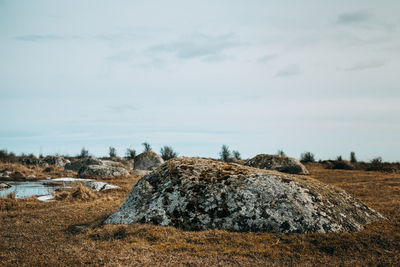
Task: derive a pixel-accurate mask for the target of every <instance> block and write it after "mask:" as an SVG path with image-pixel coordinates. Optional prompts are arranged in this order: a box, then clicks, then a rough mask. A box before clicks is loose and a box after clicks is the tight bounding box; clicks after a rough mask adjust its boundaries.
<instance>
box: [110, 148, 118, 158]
mask: <svg viewBox="0 0 400 267" xmlns="http://www.w3.org/2000/svg"><path fill="white" fill-rule="evenodd" d="M108 154H109V155H110V158H115V157H116V156H117V150H116V149H115V147H112V146H110V147H109V152H108Z"/></svg>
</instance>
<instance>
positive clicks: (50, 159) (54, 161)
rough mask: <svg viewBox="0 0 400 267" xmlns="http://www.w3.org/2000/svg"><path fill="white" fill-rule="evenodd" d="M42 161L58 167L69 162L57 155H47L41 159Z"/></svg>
mask: <svg viewBox="0 0 400 267" xmlns="http://www.w3.org/2000/svg"><path fill="white" fill-rule="evenodd" d="M43 161H44V162H46V163H47V164H49V165H55V166H58V167H64V166H65V164H67V163H70V161H69V160H67V159H65V158H63V157H59V156H47V157H45V158H44V159H43Z"/></svg>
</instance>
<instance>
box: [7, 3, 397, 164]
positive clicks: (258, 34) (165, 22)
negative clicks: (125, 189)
mask: <svg viewBox="0 0 400 267" xmlns="http://www.w3.org/2000/svg"><path fill="white" fill-rule="evenodd" d="M398 10H400V1H398V0H393V1H376V0H373V1H371V0H360V1H354V0H353V1H344V0H341V1H320V0H314V1H309V0H303V1H266V0H262V1H261V0H260V1H251V0H249V1H236V0H229V1H228V0H226V1H223V0H219V1H215V0H213V1H205V0H203V1H187V0H186V1H184V0H182V1H175V0H169V1H127V0H126V1H122V0H121V1H99V0H93V1H88V0H86V1H82V0H78V1H70V0H69V1H55V0H49V1H19V0H0V107H1V113H0V148H5V149H8V150H9V151H14V152H16V153H21V152H25V153H31V152H32V153H35V154H39V153H40V152H41V153H43V154H54V153H61V154H70V155H75V154H77V153H79V151H80V149H81V148H82V147H86V148H87V149H88V150H89V152H90V153H92V154H94V155H97V156H102V155H106V154H107V153H108V147H109V146H114V147H116V148H117V152H118V154H119V155H121V156H122V155H124V153H125V150H126V148H127V147H131V148H134V149H136V150H137V151H139V152H140V151H142V147H141V145H140V144H141V143H142V142H144V141H147V142H149V143H150V144H151V145H152V146H153V148H154V150H155V151H159V149H160V147H161V146H163V145H170V146H172V147H173V148H174V149H175V150H177V151H178V152H179V154H180V155H188V156H207V157H208V156H210V157H217V156H218V152H219V150H220V147H221V145H222V144H226V145H228V146H229V147H230V148H231V149H234V150H239V151H240V152H241V154H242V156H243V157H252V156H255V155H256V154H259V153H276V151H277V150H278V149H282V150H284V151H285V152H286V153H287V154H288V155H290V156H294V157H299V155H300V154H301V153H302V152H304V151H311V152H313V153H314V154H315V155H316V157H317V158H322V159H327V158H335V157H336V156H338V155H343V156H344V157H345V158H348V156H349V153H350V151H355V152H356V155H357V156H358V158H359V159H363V160H370V159H372V158H374V157H376V156H382V158H383V159H384V160H386V161H399V160H400V153H399V151H400V116H399V114H400V88H399V85H400V81H399V75H400V16H399V14H398V12H397V11H398Z"/></svg>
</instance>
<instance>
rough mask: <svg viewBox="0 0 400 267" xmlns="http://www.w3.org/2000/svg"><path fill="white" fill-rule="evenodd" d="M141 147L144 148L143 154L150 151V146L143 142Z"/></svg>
mask: <svg viewBox="0 0 400 267" xmlns="http://www.w3.org/2000/svg"><path fill="white" fill-rule="evenodd" d="M142 146H144V152H148V151H151V145H150V144H149V143H147V142H143V143H142Z"/></svg>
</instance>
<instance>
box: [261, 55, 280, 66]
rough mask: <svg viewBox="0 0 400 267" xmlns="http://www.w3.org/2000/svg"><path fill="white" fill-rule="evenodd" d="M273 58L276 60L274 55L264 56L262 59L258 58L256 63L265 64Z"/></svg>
mask: <svg viewBox="0 0 400 267" xmlns="http://www.w3.org/2000/svg"><path fill="white" fill-rule="evenodd" d="M274 58H276V55H265V56H263V57H260V58H258V59H257V62H258V63H261V64H265V63H267V62H269V61H271V60H273V59H274Z"/></svg>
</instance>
